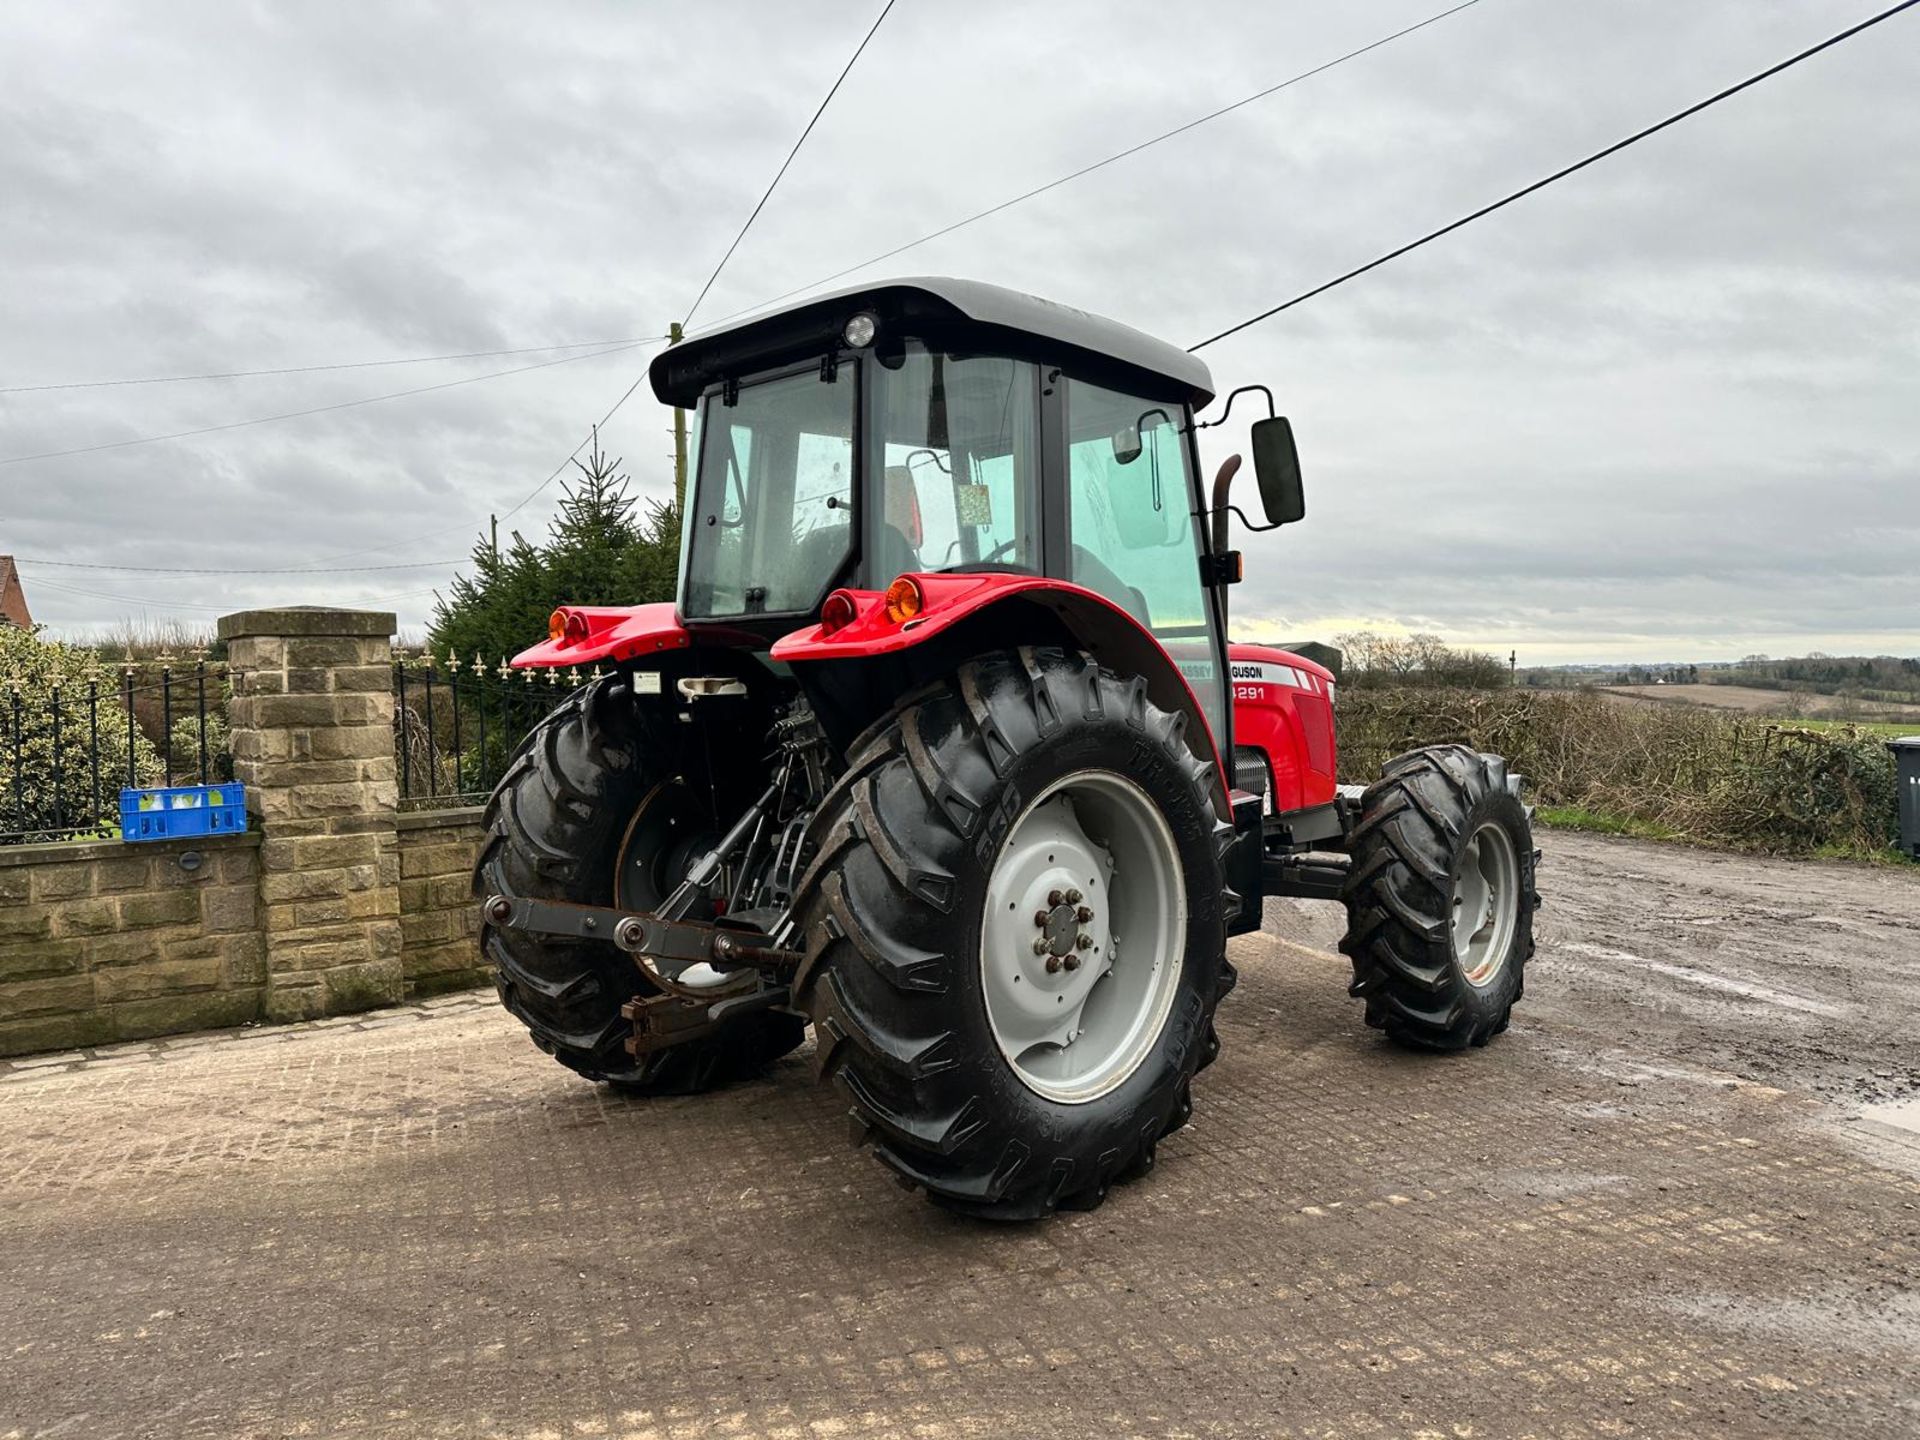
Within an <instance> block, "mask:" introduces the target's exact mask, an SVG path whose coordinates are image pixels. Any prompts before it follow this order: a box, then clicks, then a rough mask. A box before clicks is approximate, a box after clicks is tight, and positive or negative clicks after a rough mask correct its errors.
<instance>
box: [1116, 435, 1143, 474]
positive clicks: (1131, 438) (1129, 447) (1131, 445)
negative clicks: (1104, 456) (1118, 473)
mask: <svg viewBox="0 0 1920 1440" xmlns="http://www.w3.org/2000/svg"><path fill="white" fill-rule="evenodd" d="M1142 448H1143V447H1142V446H1141V444H1140V431H1139V428H1138V427H1137V426H1133V425H1129V426H1127V428H1126V429H1124V430H1116V431H1115V432H1114V435H1113V458H1114V459H1115V460H1117V461H1118V462H1119V463H1120V464H1122V465H1131V464H1132V463H1133V462H1134V461H1136V460H1138V459H1139V458H1140V451H1141V449H1142Z"/></svg>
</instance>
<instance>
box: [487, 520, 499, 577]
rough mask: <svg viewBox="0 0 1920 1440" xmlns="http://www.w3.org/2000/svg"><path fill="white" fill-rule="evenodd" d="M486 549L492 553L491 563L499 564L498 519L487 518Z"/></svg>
mask: <svg viewBox="0 0 1920 1440" xmlns="http://www.w3.org/2000/svg"><path fill="white" fill-rule="evenodd" d="M487 548H488V549H489V550H491V551H492V552H493V563H494V564H496V565H498V564H499V563H500V517H499V516H498V515H489V516H487Z"/></svg>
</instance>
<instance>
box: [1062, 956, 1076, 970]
mask: <svg viewBox="0 0 1920 1440" xmlns="http://www.w3.org/2000/svg"><path fill="white" fill-rule="evenodd" d="M1061 963H1062V964H1064V965H1065V966H1066V967H1067V969H1069V970H1078V969H1079V968H1080V957H1079V956H1078V955H1069V956H1067V958H1066V959H1065V960H1064V961H1062V962H1061Z"/></svg>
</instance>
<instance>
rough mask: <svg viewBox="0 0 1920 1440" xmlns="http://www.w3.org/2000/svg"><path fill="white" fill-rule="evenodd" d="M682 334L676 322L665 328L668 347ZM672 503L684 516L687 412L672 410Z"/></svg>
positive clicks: (678, 341)
mask: <svg viewBox="0 0 1920 1440" xmlns="http://www.w3.org/2000/svg"><path fill="white" fill-rule="evenodd" d="M683 333H684V332H683V331H682V330H681V328H680V322H679V321H678V320H675V321H673V322H672V323H671V324H669V325H668V326H667V344H668V347H669V348H671V347H672V346H675V345H678V344H679V343H680V337H681V335H682V334H683ZM673 503H674V505H675V506H677V507H678V508H679V509H680V511H681V512H682V513H683V514H684V513H685V511H686V507H687V412H686V411H684V410H682V409H681V408H680V407H679V406H677V405H676V406H674V408H673Z"/></svg>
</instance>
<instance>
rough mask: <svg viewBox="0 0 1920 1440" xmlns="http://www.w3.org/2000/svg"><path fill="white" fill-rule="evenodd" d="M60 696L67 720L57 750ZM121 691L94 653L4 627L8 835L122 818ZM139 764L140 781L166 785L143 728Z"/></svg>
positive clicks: (0, 716)
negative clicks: (96, 799)
mask: <svg viewBox="0 0 1920 1440" xmlns="http://www.w3.org/2000/svg"><path fill="white" fill-rule="evenodd" d="M90 683H97V684H98V685H99V687H100V705H99V714H98V719H99V724H98V737H99V775H100V799H101V810H102V812H103V815H95V814H94V813H93V784H94V780H93V775H94V770H93V763H92V761H91V759H90V758H89V753H88V746H89V743H90V739H91V737H92V735H93V727H92V726H91V725H90V724H89V716H88V705H87V687H88V685H89V684H90ZM56 694H57V695H58V697H59V714H60V721H61V723H60V737H59V739H60V743H59V745H58V747H57V749H56V746H55V744H54V724H53V721H54V714H55V704H54V700H55V696H56ZM115 694H116V692H115V689H114V675H113V672H111V671H101V670H100V669H99V668H98V660H97V657H96V656H95V654H94V652H93V651H91V650H83V649H79V648H76V647H74V646H71V645H63V644H61V643H60V642H59V641H57V640H43V639H41V638H40V637H39V636H37V635H35V634H33V633H31V632H29V631H25V630H15V629H12V628H10V627H6V626H0V837H6V838H10V839H14V840H18V839H21V838H22V837H23V836H24V837H32V836H34V835H36V834H44V833H47V832H51V831H54V830H76V829H91V828H94V826H93V825H92V824H91V823H90V822H94V821H96V820H100V819H102V818H103V816H112V815H117V814H118V802H119V793H120V787H121V786H122V785H124V784H126V781H127V772H128V738H127V727H126V723H125V719H124V716H123V714H122V712H120V711H119V710H118V709H117V708H116V705H115ZM132 765H133V774H134V777H135V778H136V779H137V780H138V781H139V783H140V784H142V785H152V784H157V783H158V781H159V777H160V774H161V765H160V756H159V754H158V752H157V751H156V750H155V749H154V747H153V745H152V743H151V742H149V741H148V740H147V738H146V736H144V735H143V734H141V733H140V732H139V731H138V730H137V729H136V730H135V731H134V734H133V743H132Z"/></svg>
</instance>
